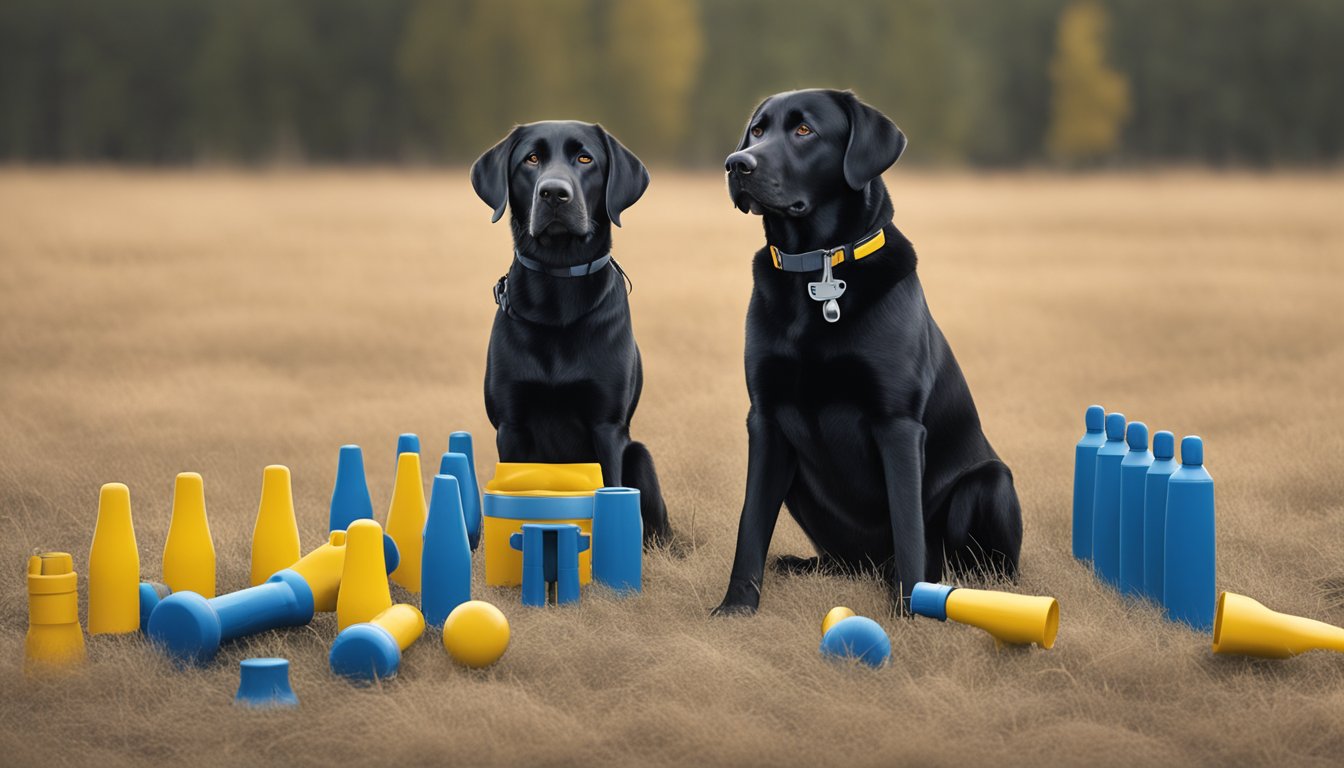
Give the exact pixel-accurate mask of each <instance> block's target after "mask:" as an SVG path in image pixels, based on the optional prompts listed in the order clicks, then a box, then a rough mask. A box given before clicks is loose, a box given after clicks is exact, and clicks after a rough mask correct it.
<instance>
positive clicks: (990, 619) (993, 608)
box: [947, 589, 1059, 649]
mask: <svg viewBox="0 0 1344 768" xmlns="http://www.w3.org/2000/svg"><path fill="white" fill-rule="evenodd" d="M947 618H949V619H951V620H953V621H956V622H960V623H962V624H970V625H972V626H976V627H979V628H981V629H983V630H985V631H986V632H988V633H989V634H991V635H993V636H994V639H995V641H997V642H999V643H1007V644H1008V645H1029V644H1031V643H1035V644H1037V645H1039V646H1040V647H1042V648H1046V649H1048V648H1051V647H1052V646H1054V644H1055V635H1056V634H1058V632H1059V603H1058V601H1056V600H1055V598H1053V597H1044V596H1036V595H1015V594H1010V593H1008V592H995V591H991V590H987V589H954V590H952V593H951V594H950V595H948V597H947Z"/></svg>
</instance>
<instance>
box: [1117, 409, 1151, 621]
mask: <svg viewBox="0 0 1344 768" xmlns="http://www.w3.org/2000/svg"><path fill="white" fill-rule="evenodd" d="M1125 442H1126V443H1127V444H1128V445H1129V451H1128V452H1127V453H1126V454H1125V457H1124V458H1123V459H1121V460H1120V591H1121V592H1123V593H1124V594H1126V595H1132V596H1134V597H1139V596H1142V595H1143V502H1144V499H1145V496H1144V493H1145V485H1146V483H1147V480H1148V467H1149V466H1151V465H1152V463H1153V454H1152V453H1150V452H1149V451H1148V426H1147V425H1146V424H1144V423H1143V422H1142V421H1132V422H1130V423H1129V426H1128V427H1126V428H1125Z"/></svg>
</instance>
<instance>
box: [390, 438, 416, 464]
mask: <svg viewBox="0 0 1344 768" xmlns="http://www.w3.org/2000/svg"><path fill="white" fill-rule="evenodd" d="M419 452H420V436H419V435H417V434H415V433H414V432H403V433H401V434H400V435H397V458H400V457H401V454H403V453H419ZM394 466H395V462H394Z"/></svg>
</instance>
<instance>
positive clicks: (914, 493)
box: [875, 417, 928, 612]
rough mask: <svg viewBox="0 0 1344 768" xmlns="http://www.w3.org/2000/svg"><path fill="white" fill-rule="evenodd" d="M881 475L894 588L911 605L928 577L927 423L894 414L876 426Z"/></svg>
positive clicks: (904, 607) (903, 602) (904, 604)
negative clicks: (912, 595)
mask: <svg viewBox="0 0 1344 768" xmlns="http://www.w3.org/2000/svg"><path fill="white" fill-rule="evenodd" d="M875 437H876V438H877V446H878V452H879V453H880V454H881V457H882V475H883V478H884V479H885V480H886V484H887V510H888V513H889V514H890V515H891V536H892V543H893V544H894V545H895V548H894V550H893V552H894V557H893V562H892V563H891V584H890V586H891V589H892V594H893V595H899V596H900V606H899V610H900V611H901V612H906V611H908V610H909V608H910V591H911V590H912V589H914V587H915V583H916V582H919V581H923V580H924V578H925V574H924V572H925V567H926V563H927V560H928V552H927V550H926V545H925V542H924V425H923V424H920V423H919V422H917V421H915V420H914V419H910V418H899V417H898V418H893V419H891V420H888V421H885V422H883V423H881V424H880V425H878V427H877V429H876V430H875Z"/></svg>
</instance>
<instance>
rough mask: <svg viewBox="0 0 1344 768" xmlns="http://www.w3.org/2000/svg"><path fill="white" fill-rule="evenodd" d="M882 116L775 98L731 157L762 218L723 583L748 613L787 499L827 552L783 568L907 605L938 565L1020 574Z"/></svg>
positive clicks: (1000, 477)
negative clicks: (905, 213)
mask: <svg viewBox="0 0 1344 768" xmlns="http://www.w3.org/2000/svg"><path fill="white" fill-rule="evenodd" d="M905 143H906V142H905V136H904V135H903V134H902V133H901V131H900V130H899V129H898V128H897V127H896V125H895V124H894V123H892V121H891V120H889V119H887V117H886V116H884V115H883V114H881V113H880V112H878V111H877V110H875V109H873V108H872V107H870V106H868V105H867V104H864V103H862V102H860V101H859V100H858V99H857V98H855V97H854V95H853V94H851V93H849V92H841V91H829V90H806V91H796V92H791V93H781V94H778V95H775V96H772V97H770V98H768V99H766V100H765V102H764V103H762V104H761V105H760V106H759V107H757V108H756V111H755V113H754V114H753V115H752V117H751V121H750V122H749V123H748V124H747V130H746V133H745V135H744V136H743V137H742V142H741V144H740V145H739V146H738V148H737V151H736V152H733V153H732V154H731V155H729V156H728V159H727V164H726V165H727V171H728V191H729V194H730V195H731V196H732V199H733V202H734V204H736V205H737V207H738V208H740V209H741V210H742V211H743V212H750V213H756V214H760V215H762V217H763V219H764V223H765V236H766V240H767V246H766V247H765V248H762V249H761V250H759V251H757V252H756V255H755V260H754V263H753V265H752V272H753V277H754V280H755V288H754V290H753V292H752V296H751V303H750V305H749V308H748V311H747V338H746V367H747V391H748V393H749V395H750V396H751V411H750V413H749V414H748V416H747V431H748V437H749V449H748V457H747V488H746V499H745V502H744V503H743V506H742V519H741V522H740V523H739V525H738V533H737V554H736V557H735V558H734V560H733V572H732V577H731V579H730V581H729V583H728V594H727V596H726V597H724V599H723V603H722V604H721V605H720V606H719V607H718V608H717V609H716V613H737V612H753V611H755V609H756V607H757V605H758V604H759V601H760V590H761V579H762V577H763V575H764V570H765V561H766V552H767V550H768V548H769V546H770V537H771V535H772V533H773V531H774V528H775V521H776V519H777V517H778V515H779V508H780V505H781V504H787V505H788V508H789V513H790V514H791V515H793V518H794V519H795V520H797V521H798V525H799V526H801V527H802V529H803V532H804V533H806V534H807V536H808V538H809V539H811V541H812V543H813V544H814V545H815V546H816V548H817V551H818V553H819V557H817V558H811V559H807V560H804V559H802V558H796V557H785V558H780V560H779V561H778V562H777V564H776V567H777V568H779V569H781V570H805V569H817V568H820V569H823V570H833V571H849V572H854V571H865V570H872V569H874V568H880V569H882V571H883V572H884V575H885V577H886V581H887V584H888V586H889V587H890V589H891V590H892V594H893V597H895V598H898V605H899V606H900V607H901V608H902V609H904V608H908V600H909V596H910V590H911V589H912V588H913V587H914V585H915V583H916V582H918V581H938V580H939V579H940V578H941V577H942V573H943V567H944V563H945V560H946V561H947V564H948V565H950V566H951V567H952V568H953V569H956V570H959V571H964V570H970V569H977V570H983V571H989V572H992V573H994V574H997V575H1002V576H1007V577H1009V578H1014V577H1015V576H1016V574H1017V565H1018V554H1019V551H1020V549H1021V544H1022V513H1021V508H1020V506H1019V504H1018V500H1017V493H1016V491H1015V490H1014V488H1013V480H1012V474H1011V473H1010V472H1009V470H1008V467H1007V466H1006V465H1004V463H1003V462H1002V461H1000V460H999V457H998V456H997V455H996V454H995V453H994V449H993V448H992V447H990V444H989V441H988V440H987V439H986V438H985V435H984V433H983V432H982V431H981V428H980V417H979V415H978V414H977V412H976V408H975V403H974V401H973V400H972V399H971V393H970V390H969V389H968V388H967V386H966V380H965V378H964V377H963V376H962V373H961V369H960V368H959V367H958V366H957V361H956V359H955V358H954V357H953V356H952V350H951V348H950V347H949V346H948V344H947V341H946V339H944V338H943V334H942V332H941V331H940V330H939V329H938V325H937V324H936V323H935V322H934V321H933V317H932V316H931V315H930V314H929V308H928V306H927V304H925V300H924V291H923V288H922V287H921V286H920V282H919V278H918V277H917V276H916V275H915V252H914V248H913V247H912V246H911V245H910V242H909V241H908V240H906V239H905V237H904V236H903V235H901V233H900V232H899V231H898V230H897V229H896V227H894V226H893V225H892V222H891V219H892V205H891V199H890V197H889V196H888V195H887V189H886V186H885V185H883V183H882V179H881V174H882V172H883V171H885V170H886V169H887V168H889V167H891V165H892V164H893V163H895V162H896V160H897V158H899V157H900V155H901V152H902V151H903V150H904V149H905Z"/></svg>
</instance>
